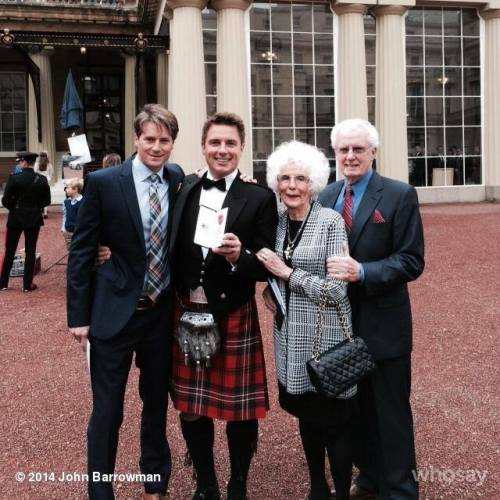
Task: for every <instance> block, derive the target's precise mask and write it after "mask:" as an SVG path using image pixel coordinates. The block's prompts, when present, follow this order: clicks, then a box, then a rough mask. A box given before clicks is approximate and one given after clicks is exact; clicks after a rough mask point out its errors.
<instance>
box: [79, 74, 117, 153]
mask: <svg viewBox="0 0 500 500" xmlns="http://www.w3.org/2000/svg"><path fill="white" fill-rule="evenodd" d="M86 70H88V71H89V72H88V73H85V74H83V75H82V82H83V104H84V108H85V133H86V134H87V141H88V143H89V149H90V151H91V153H93V154H97V155H102V154H107V153H110V152H115V153H119V154H121V155H123V148H122V126H121V123H122V115H121V109H122V98H121V95H122V92H121V89H122V78H121V76H120V75H109V74H108V75H106V74H100V73H97V71H98V69H96V70H94V71H95V72H94V71H93V70H92V68H90V69H89V68H86Z"/></svg>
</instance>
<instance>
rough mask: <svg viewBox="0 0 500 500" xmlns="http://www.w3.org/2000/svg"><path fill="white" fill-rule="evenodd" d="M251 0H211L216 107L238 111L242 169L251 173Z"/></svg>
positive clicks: (220, 109) (240, 166) (219, 109)
mask: <svg viewBox="0 0 500 500" xmlns="http://www.w3.org/2000/svg"><path fill="white" fill-rule="evenodd" d="M250 4H251V1H250V0H212V3H211V6H212V7H213V8H214V9H215V10H216V11H217V110H218V111H230V112H233V113H236V114H237V115H239V116H240V117H241V118H242V119H243V122H244V123H245V132H246V139H245V142H246V147H245V149H244V152H243V155H242V157H241V160H240V164H239V168H240V170H241V171H243V172H245V173H247V174H252V172H253V168H252V115H251V112H252V111H251V95H250V94H251V92H250V74H249V71H250V61H249V53H248V50H247V32H248V26H247V23H246V18H245V12H246V10H247V9H248V7H250Z"/></svg>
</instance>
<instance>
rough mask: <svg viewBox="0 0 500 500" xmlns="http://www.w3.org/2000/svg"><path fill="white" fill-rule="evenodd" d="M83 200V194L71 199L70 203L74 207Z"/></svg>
mask: <svg viewBox="0 0 500 500" xmlns="http://www.w3.org/2000/svg"><path fill="white" fill-rule="evenodd" d="M82 198H83V196H82V195H81V194H79V195H78V196H75V197H74V198H71V200H70V203H71V204H72V205H74V204H75V203H78V202H79V201H80V200H81V199H82Z"/></svg>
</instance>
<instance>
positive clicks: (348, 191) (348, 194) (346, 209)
mask: <svg viewBox="0 0 500 500" xmlns="http://www.w3.org/2000/svg"><path fill="white" fill-rule="evenodd" d="M352 195H353V191H352V186H351V185H350V184H347V185H346V187H345V192H344V206H343V208H342V217H343V218H344V222H345V230H346V233H347V236H349V235H350V234H351V228H352Z"/></svg>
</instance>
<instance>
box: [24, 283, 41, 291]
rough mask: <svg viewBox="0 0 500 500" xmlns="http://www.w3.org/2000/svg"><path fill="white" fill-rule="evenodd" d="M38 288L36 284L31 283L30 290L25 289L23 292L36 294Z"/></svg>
mask: <svg viewBox="0 0 500 500" xmlns="http://www.w3.org/2000/svg"><path fill="white" fill-rule="evenodd" d="M37 288H38V287H37V286H36V285H35V284H34V283H31V285H30V286H29V288H23V292H25V293H26V292H34V291H35V290H36V289H37Z"/></svg>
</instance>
